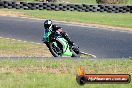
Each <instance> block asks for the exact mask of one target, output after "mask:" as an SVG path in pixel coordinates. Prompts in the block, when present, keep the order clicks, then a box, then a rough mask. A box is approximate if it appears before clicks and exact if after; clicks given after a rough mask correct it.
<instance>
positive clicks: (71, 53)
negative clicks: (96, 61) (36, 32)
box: [46, 32, 80, 57]
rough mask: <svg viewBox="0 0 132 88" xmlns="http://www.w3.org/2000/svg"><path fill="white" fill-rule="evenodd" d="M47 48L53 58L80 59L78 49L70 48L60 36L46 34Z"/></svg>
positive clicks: (50, 33)
mask: <svg viewBox="0 0 132 88" xmlns="http://www.w3.org/2000/svg"><path fill="white" fill-rule="evenodd" d="M46 40H47V43H48V48H49V50H50V52H51V54H52V55H53V56H54V57H80V51H79V47H76V46H71V45H69V44H68V41H67V40H66V39H65V38H63V37H62V36H61V34H57V33H52V32H48V33H46Z"/></svg>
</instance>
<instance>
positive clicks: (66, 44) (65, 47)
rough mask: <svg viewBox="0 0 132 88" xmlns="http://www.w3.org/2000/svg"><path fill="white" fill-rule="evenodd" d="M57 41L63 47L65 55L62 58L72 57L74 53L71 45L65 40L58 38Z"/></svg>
mask: <svg viewBox="0 0 132 88" xmlns="http://www.w3.org/2000/svg"><path fill="white" fill-rule="evenodd" d="M57 40H58V41H59V42H60V43H61V44H62V45H63V52H64V53H63V55H62V56H72V52H71V51H70V47H69V44H68V43H67V41H66V40H65V39H64V38H57Z"/></svg>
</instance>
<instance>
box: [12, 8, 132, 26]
mask: <svg viewBox="0 0 132 88" xmlns="http://www.w3.org/2000/svg"><path fill="white" fill-rule="evenodd" d="M12 11H18V12H22V13H24V14H25V15H27V16H31V17H35V18H41V19H52V20H53V19H54V20H61V21H67V22H80V23H92V24H102V25H110V26H118V27H126V28H132V24H131V23H132V15H131V13H124V14H122V13H118V14H115V13H98V12H96V13H92V12H70V11H66V12H65V11H47V10H12Z"/></svg>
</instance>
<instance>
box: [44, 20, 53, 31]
mask: <svg viewBox="0 0 132 88" xmlns="http://www.w3.org/2000/svg"><path fill="white" fill-rule="evenodd" d="M44 28H45V29H51V28H52V21H51V20H46V21H45V22H44Z"/></svg>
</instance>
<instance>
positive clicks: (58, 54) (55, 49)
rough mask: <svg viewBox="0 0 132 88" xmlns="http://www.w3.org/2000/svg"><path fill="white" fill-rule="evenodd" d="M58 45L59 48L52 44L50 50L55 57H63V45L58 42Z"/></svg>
mask: <svg viewBox="0 0 132 88" xmlns="http://www.w3.org/2000/svg"><path fill="white" fill-rule="evenodd" d="M56 43H57V46H55V45H54V42H50V43H49V50H50V52H51V54H52V55H53V56H54V57H61V56H62V53H63V50H62V44H61V43H59V42H58V41H56Z"/></svg>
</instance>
